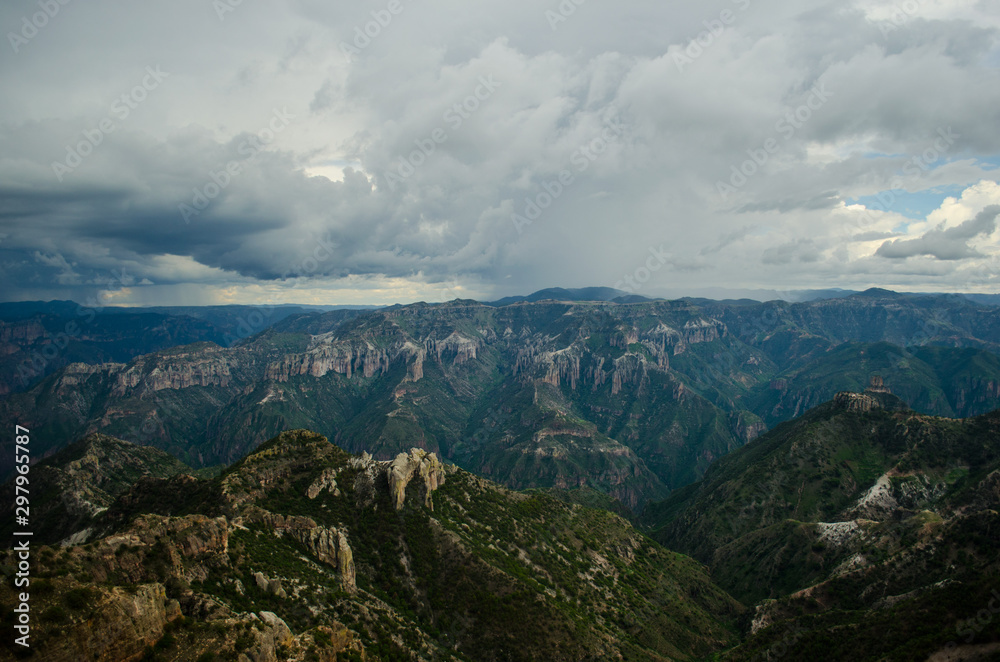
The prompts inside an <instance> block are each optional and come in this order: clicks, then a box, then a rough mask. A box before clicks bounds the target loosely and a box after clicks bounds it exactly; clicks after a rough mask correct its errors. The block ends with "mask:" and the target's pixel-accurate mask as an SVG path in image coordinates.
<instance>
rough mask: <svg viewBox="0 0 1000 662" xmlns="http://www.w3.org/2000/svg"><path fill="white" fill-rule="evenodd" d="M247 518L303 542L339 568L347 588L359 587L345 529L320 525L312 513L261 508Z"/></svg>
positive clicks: (341, 579) (309, 548)
mask: <svg viewBox="0 0 1000 662" xmlns="http://www.w3.org/2000/svg"><path fill="white" fill-rule="evenodd" d="M247 521H249V522H259V523H261V524H263V525H264V526H265V527H267V528H270V529H272V530H274V532H275V533H276V534H277V535H287V536H288V537H290V538H292V539H293V540H297V541H298V542H300V543H302V544H303V545H305V546H306V548H307V549H308V550H309V551H310V552H311V553H312V554H313V556H315V557H316V558H317V559H318V560H319V561H321V562H322V563H325V564H326V565H328V566H330V567H331V568H336V569H337V572H338V574H339V576H340V583H341V585H342V587H343V588H344V590H346V591H348V592H352V593H353V592H354V591H355V590H357V577H356V574H355V568H354V552H353V551H352V550H351V546H350V544H349V543H348V541H347V535H346V534H345V533H344V532H343V531H340V530H338V529H335V528H332V527H325V526H319V525H318V524H317V523H316V522H315V520H313V519H311V518H309V517H296V516H287V517H286V516H284V515H277V514H274V513H269V512H267V511H263V510H259V509H254V510H253V511H251V513H250V514H249V515H248V516H247Z"/></svg>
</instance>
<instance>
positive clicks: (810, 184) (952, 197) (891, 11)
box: [0, 0, 1000, 305]
mask: <svg viewBox="0 0 1000 662" xmlns="http://www.w3.org/2000/svg"><path fill="white" fill-rule="evenodd" d="M0 28H2V32H3V34H4V37H5V38H4V43H3V44H0V80H2V82H3V87H2V89H3V94H2V95H0V300H5V301H16V300H50V299H73V300H76V301H81V302H82V301H85V300H90V301H95V300H96V301H99V302H101V303H103V304H105V305H199V304H220V303H306V304H361V303H365V304H388V303H396V302H400V303H407V302H413V301H420V300H423V301H445V300H451V299H455V298H459V297H460V298H475V299H480V300H485V299H494V298H499V297H501V296H507V295H514V294H527V293H529V292H532V291H535V290H538V289H542V288H545V287H585V286H604V287H617V288H619V289H622V290H625V291H629V292H633V293H636V294H641V295H645V296H651V297H654V296H682V295H698V294H699V293H702V292H706V291H713V292H717V291H719V290H720V289H722V290H725V289H727V288H728V289H740V290H747V289H768V290H773V291H790V290H799V289H810V288H815V289H822V288H844V289H864V288H867V287H872V286H877V287H884V288H889V289H895V290H900V291H949V292H998V291H1000V232H998V225H997V223H998V220H997V219H998V214H1000V169H998V165H1000V3H998V2H996V0H900V1H893V2H883V1H881V0H860V1H857V2H844V1H843V0H837V1H835V2H819V1H814V0H795V1H794V2H792V1H791V0H784V1H777V0H718V1H715V2H697V3H695V2H688V3H677V2H662V0H658V1H648V2H647V1H645V0H643V1H638V0H636V1H631V2H618V3H611V2H606V1H605V2H602V1H600V0H561V1H560V0H541V1H539V0H482V1H480V2H477V3H468V2H458V1H456V0H365V1H364V2H356V3H331V2H328V1H325V0H271V1H269V2H266V3H264V2H259V1H254V0H198V1H194V0H171V2H165V1H159V2H143V3H136V2H125V1H123V0H100V1H93V2H83V1H82V0H30V1H29V0H7V1H6V2H4V3H2V4H0Z"/></svg>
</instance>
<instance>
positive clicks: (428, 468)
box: [386, 448, 445, 510]
mask: <svg viewBox="0 0 1000 662" xmlns="http://www.w3.org/2000/svg"><path fill="white" fill-rule="evenodd" d="M386 477H387V478H388V479H389V495H390V496H391V497H392V502H393V504H394V505H395V506H396V510H399V509H400V508H402V507H403V501H404V500H405V499H406V487H407V485H409V484H410V481H412V480H413V479H414V478H416V477H419V478H420V479H422V480H423V483H424V505H425V506H427V507H428V508H430V509H431V510H433V509H434V502H433V500H432V496H431V495H432V494H433V492H434V490H436V489H437V488H438V487H439V486H441V485H443V484H444V477H445V471H444V465H443V464H441V462H440V461H439V460H438V459H437V456H436V455H435V454H434V453H428V452H427V451H425V450H423V449H420V448H412V449H410V452H409V453H400V454H399V455H397V456H396V459H394V460H393V461H392V462H390V463H389V465H388V468H387V470H386Z"/></svg>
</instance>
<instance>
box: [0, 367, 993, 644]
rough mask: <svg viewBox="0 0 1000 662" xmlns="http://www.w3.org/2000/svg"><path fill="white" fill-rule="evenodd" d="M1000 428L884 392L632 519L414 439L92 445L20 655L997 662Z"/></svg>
mask: <svg viewBox="0 0 1000 662" xmlns="http://www.w3.org/2000/svg"><path fill="white" fill-rule="evenodd" d="M998 439H1000V412H993V413H990V414H986V415H982V416H978V417H974V418H969V419H949V418H942V417H933V416H927V415H924V414H919V413H916V412H914V411H912V410H910V409H909V408H908V407H907V406H906V404H905V403H904V402H902V401H901V400H900V399H899V398H897V397H896V396H894V395H892V394H891V393H889V392H888V389H887V388H886V387H885V386H884V384H882V383H880V382H879V380H877V379H876V380H874V381H873V382H872V384H871V387H870V388H869V389H866V390H865V391H864V392H840V393H837V394H835V396H834V398H833V399H832V400H831V401H829V402H826V403H823V404H821V405H820V406H818V407H816V408H814V409H812V410H810V411H808V412H806V413H805V414H804V415H803V416H801V417H799V418H796V419H794V420H792V421H789V422H785V423H783V424H781V425H779V426H777V427H776V428H775V429H774V430H772V431H769V432H767V433H765V434H763V435H761V436H760V437H759V438H757V439H755V440H753V441H751V442H749V443H748V444H746V445H745V446H743V447H742V448H739V449H737V450H735V451H733V452H732V453H730V454H729V455H727V456H726V457H724V458H721V459H719V460H717V461H715V462H714V463H713V464H712V465H711V466H710V467H709V469H708V471H707V472H706V473H705V475H704V477H703V478H702V479H701V480H699V481H697V482H695V483H692V484H691V485H688V486H687V487H684V488H681V489H678V490H675V491H674V492H673V493H672V494H671V495H670V496H669V497H668V498H667V499H666V500H664V501H662V502H656V503H653V504H651V505H649V506H648V507H647V508H646V509H645V511H644V513H643V515H642V518H641V522H640V526H641V528H639V529H637V528H635V526H634V525H633V524H631V523H630V522H629V521H628V520H626V519H624V518H622V517H620V516H618V515H615V514H612V513H610V512H608V511H606V510H600V509H593V508H589V507H584V506H581V505H579V504H575V503H572V502H571V501H572V499H570V498H568V497H569V496H571V495H570V494H569V493H566V492H555V493H550V492H548V491H540V490H529V491H520V492H517V491H511V490H509V489H507V488H504V487H502V486H500V485H498V484H496V483H493V482H491V481H488V480H484V479H482V478H479V477H477V476H475V475H474V474H471V473H469V472H467V471H465V470H462V469H460V468H458V467H456V466H454V465H451V464H447V463H442V462H441V461H439V459H438V458H437V456H436V455H435V454H433V453H428V452H427V451H425V450H422V449H419V448H413V449H410V450H409V451H406V452H401V453H399V454H398V455H396V456H395V457H394V458H392V459H391V460H376V459H374V458H373V457H371V456H370V455H369V454H367V453H363V454H362V455H360V456H359V455H351V454H349V453H347V452H345V451H343V450H342V449H340V448H338V447H337V446H336V445H334V444H332V443H330V442H329V441H328V440H327V439H326V438H325V437H323V436H321V435H319V434H316V433H314V432H310V431H307V430H293V431H287V432H283V433H281V434H279V435H278V436H276V437H275V438H273V439H271V440H269V441H267V442H266V443H264V444H262V445H260V446H259V447H258V448H256V450H254V451H253V452H251V453H250V454H249V455H248V456H246V457H244V458H242V459H240V460H239V461H237V462H235V463H234V464H233V465H231V466H229V467H228V468H226V469H225V470H223V471H222V472H221V473H220V472H213V473H214V475H206V474H205V472H202V473H201V475H200V476H195V475H192V474H193V473H195V472H193V471H192V470H191V469H189V468H188V467H185V466H184V465H182V464H181V463H179V462H178V461H177V460H176V459H174V458H172V457H171V456H169V455H168V454H166V453H164V452H162V451H159V450H156V449H152V448H148V447H141V446H136V445H134V444H131V443H129V442H125V441H122V440H119V439H115V438H112V437H108V436H106V435H100V434H95V435H91V436H89V437H87V438H85V439H82V440H80V441H78V442H75V443H73V444H71V445H70V446H68V447H67V448H65V449H64V450H63V451H61V452H60V453H58V454H56V455H54V456H53V457H51V458H49V459H47V460H45V461H43V462H41V463H39V464H38V465H36V466H35V467H33V468H32V476H33V478H32V481H33V482H32V484H33V490H34V491H33V494H34V495H35V496H34V497H33V498H34V499H35V501H34V502H33V504H38V506H37V507H36V506H34V505H33V508H35V507H36V508H37V510H36V511H35V513H36V514H35V517H36V518H37V520H36V521H37V522H39V523H40V524H43V526H41V527H40V528H39V529H38V532H39V534H40V536H39V537H38V538H37V539H35V540H33V548H32V549H33V555H34V556H33V558H34V559H35V560H34V561H33V563H34V564H35V565H34V566H33V573H32V580H31V581H32V584H31V591H32V596H33V597H32V600H33V602H32V608H33V610H34V612H33V613H34V614H35V617H34V618H35V620H34V621H33V622H34V629H33V635H32V636H33V637H34V638H33V640H32V646H33V648H32V651H33V655H32V656H30V657H29V658H28V659H44V660H53V661H63V660H66V661H67V662H68V661H70V660H73V661H76V660H98V659H100V660H126V659H128V660H131V659H140V658H141V659H146V660H200V661H201V662H208V661H210V660H243V659H250V660H260V661H262V662H273V661H276V660H303V661H304V660H323V661H330V662H332V661H335V660H476V661H480V660H483V661H489V662H492V661H494V660H498V661H499V660H518V661H519V660H526V661H527V660H538V659H552V660H656V661H662V660H706V659H713V660H761V659H783V660H815V659H824V660H993V659H996V656H997V655H998V654H1000V618H997V617H996V614H998V613H1000V591H998V590H997V586H998V582H1000V557H998V556H997V554H996V550H997V549H998V548H1000V519H998V515H997V513H998V511H1000V446H998V444H997V440H998ZM7 487H10V485H9V484H8V485H7ZM556 497H558V498H556ZM11 507H12V506H11ZM11 514H12V513H10V512H8V511H7V510H5V514H4V517H3V521H4V522H6V521H8V520H10V519H11V517H10V515H11ZM42 543H45V544H47V545H48V546H41V547H39V545H40V544H42ZM55 543H59V544H58V545H56V544H55ZM668 550H675V551H668ZM15 560H16V557H15V552H14V551H8V552H7V553H6V554H5V556H4V559H3V561H2V566H3V568H4V569H5V572H7V573H8V574H12V573H13V572H14V567H15ZM16 601H17V598H16V596H15V592H14V589H13V588H12V586H11V583H10V582H4V584H3V586H2V587H0V606H2V608H3V611H2V613H3V620H4V626H5V627H8V628H10V627H11V626H12V625H13V624H14V617H15V615H16V614H15V612H14V609H13V608H14V605H15V604H16ZM17 652H18V651H16V650H15V648H14V647H12V644H11V643H10V639H9V638H8V639H6V640H5V645H4V647H3V648H0V659H11V660H13V659H16V658H17V657H18V655H17ZM23 656H24V655H23V651H22V652H21V655H20V657H23Z"/></svg>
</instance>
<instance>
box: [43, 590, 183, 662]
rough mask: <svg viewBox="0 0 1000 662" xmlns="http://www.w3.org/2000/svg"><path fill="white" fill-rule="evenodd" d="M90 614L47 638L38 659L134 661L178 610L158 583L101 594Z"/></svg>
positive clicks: (161, 634) (175, 616)
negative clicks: (54, 635) (85, 618)
mask: <svg viewBox="0 0 1000 662" xmlns="http://www.w3.org/2000/svg"><path fill="white" fill-rule="evenodd" d="M93 614H94V615H93V618H92V619H91V620H89V621H87V622H84V623H79V624H76V625H74V626H72V627H70V628H67V629H66V631H65V632H64V634H63V636H61V637H53V638H51V639H48V640H47V641H46V642H45V644H44V648H43V650H42V651H39V652H41V653H43V655H42V657H43V658H44V659H45V660H49V661H51V662H79V660H138V659H140V658H141V657H142V655H143V652H144V651H145V649H146V647H147V646H151V645H153V644H155V643H156V642H157V641H159V639H160V637H162V636H163V628H164V626H165V625H166V624H167V623H168V622H170V621H172V620H173V619H175V618H178V617H179V616H180V615H181V611H180V608H179V606H178V605H177V601H176V600H169V601H168V600H167V593H166V589H164V587H163V585H162V584H144V585H139V586H136V587H135V588H134V592H130V591H126V590H124V589H122V588H117V587H116V588H113V589H111V590H109V591H105V592H103V593H102V595H101V597H100V601H99V603H98V604H97V605H96V607H95V609H94V612H93Z"/></svg>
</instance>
